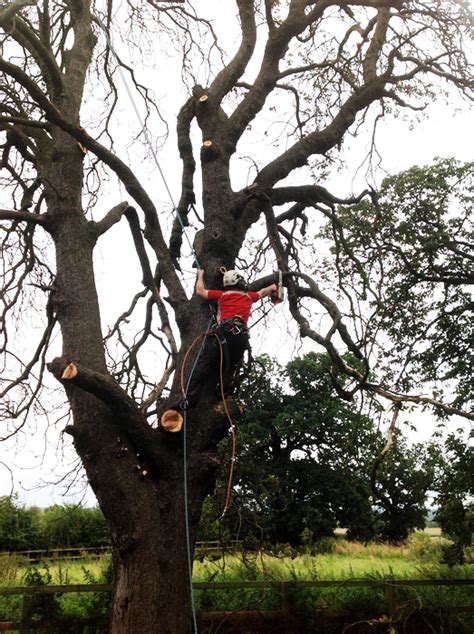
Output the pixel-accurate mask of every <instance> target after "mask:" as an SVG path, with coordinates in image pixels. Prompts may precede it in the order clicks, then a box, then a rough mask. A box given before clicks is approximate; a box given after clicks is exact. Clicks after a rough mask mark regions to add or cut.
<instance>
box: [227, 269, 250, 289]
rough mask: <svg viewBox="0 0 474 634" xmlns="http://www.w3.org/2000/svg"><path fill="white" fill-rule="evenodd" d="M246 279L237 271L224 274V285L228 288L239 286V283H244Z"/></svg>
mask: <svg viewBox="0 0 474 634" xmlns="http://www.w3.org/2000/svg"><path fill="white" fill-rule="evenodd" d="M244 281H245V280H244V278H243V277H242V276H241V275H240V273H237V271H226V272H225V273H224V278H223V284H224V288H225V287H226V286H238V285H239V283H241V282H244Z"/></svg>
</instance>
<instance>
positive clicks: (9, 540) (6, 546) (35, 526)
mask: <svg viewBox="0 0 474 634" xmlns="http://www.w3.org/2000/svg"><path fill="white" fill-rule="evenodd" d="M39 517H40V511H39V509H37V508H34V507H32V508H25V507H24V506H22V505H21V504H20V503H19V502H18V498H17V497H16V496H3V497H0V551H16V550H28V549H34V548H40V547H41V535H40V520H39Z"/></svg>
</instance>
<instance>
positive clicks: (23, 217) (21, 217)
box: [0, 209, 47, 226]
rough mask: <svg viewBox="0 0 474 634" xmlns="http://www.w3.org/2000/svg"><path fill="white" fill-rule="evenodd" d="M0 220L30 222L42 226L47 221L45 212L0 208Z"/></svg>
mask: <svg viewBox="0 0 474 634" xmlns="http://www.w3.org/2000/svg"><path fill="white" fill-rule="evenodd" d="M0 220H14V221H20V222H31V223H33V224H37V225H42V226H44V225H46V223H47V214H30V213H29V212H28V211H14V210H11V209H0Z"/></svg>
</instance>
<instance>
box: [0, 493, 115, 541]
mask: <svg viewBox="0 0 474 634" xmlns="http://www.w3.org/2000/svg"><path fill="white" fill-rule="evenodd" d="M109 544H110V536H109V532H108V529H107V525H106V522H105V519H104V516H103V514H102V512H101V510H100V509H99V508H98V507H96V508H86V507H80V506H77V505H65V506H59V505H55V506H51V507H49V508H46V509H38V508H36V507H30V508H26V507H24V506H23V505H21V504H19V502H18V498H17V497H15V496H13V497H3V498H0V551H2V550H3V551H10V552H12V551H22V550H47V549H51V548H69V547H70V548H81V547H83V548H98V547H100V546H107V545H109Z"/></svg>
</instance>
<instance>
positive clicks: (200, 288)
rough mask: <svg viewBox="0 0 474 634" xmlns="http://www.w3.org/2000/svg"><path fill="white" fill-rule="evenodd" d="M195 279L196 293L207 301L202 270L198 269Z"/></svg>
mask: <svg viewBox="0 0 474 634" xmlns="http://www.w3.org/2000/svg"><path fill="white" fill-rule="evenodd" d="M196 277H197V280H196V293H197V294H198V295H200V296H201V297H204V299H207V290H206V287H205V285H204V269H198V270H197V275H196Z"/></svg>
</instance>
